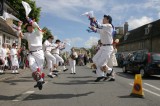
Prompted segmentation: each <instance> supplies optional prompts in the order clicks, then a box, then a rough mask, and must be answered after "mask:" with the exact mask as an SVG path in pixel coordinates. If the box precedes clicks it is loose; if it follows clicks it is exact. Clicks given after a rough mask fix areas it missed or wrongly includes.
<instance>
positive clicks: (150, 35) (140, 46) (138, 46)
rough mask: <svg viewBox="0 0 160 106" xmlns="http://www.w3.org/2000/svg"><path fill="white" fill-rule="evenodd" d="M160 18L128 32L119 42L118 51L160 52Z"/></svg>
mask: <svg viewBox="0 0 160 106" xmlns="http://www.w3.org/2000/svg"><path fill="white" fill-rule="evenodd" d="M158 45H160V20H157V21H154V22H151V23H149V24H146V25H143V26H141V27H139V28H136V29H133V30H131V31H128V32H126V34H125V35H124V36H123V37H122V38H121V39H120V43H119V44H118V52H133V51H138V50H147V51H150V52H160V47H159V46H158Z"/></svg>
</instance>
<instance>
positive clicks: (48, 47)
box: [43, 40, 55, 52]
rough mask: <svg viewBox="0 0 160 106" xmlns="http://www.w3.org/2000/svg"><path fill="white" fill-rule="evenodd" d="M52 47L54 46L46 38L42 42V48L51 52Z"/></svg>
mask: <svg viewBox="0 0 160 106" xmlns="http://www.w3.org/2000/svg"><path fill="white" fill-rule="evenodd" d="M52 49H55V47H54V46H53V45H52V44H51V43H50V42H49V41H48V40H46V41H45V42H44V44H43V50H44V52H45V51H49V52H51V50H52Z"/></svg>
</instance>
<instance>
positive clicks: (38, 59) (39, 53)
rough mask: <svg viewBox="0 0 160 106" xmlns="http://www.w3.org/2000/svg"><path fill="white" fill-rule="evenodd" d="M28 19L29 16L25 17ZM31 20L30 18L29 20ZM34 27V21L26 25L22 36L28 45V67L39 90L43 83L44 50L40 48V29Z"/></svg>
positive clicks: (36, 25)
mask: <svg viewBox="0 0 160 106" xmlns="http://www.w3.org/2000/svg"><path fill="white" fill-rule="evenodd" d="M27 19H29V17H27ZM30 21H31V20H30ZM35 28H38V29H40V28H39V26H38V24H37V23H36V22H33V21H32V23H31V24H28V25H27V31H28V32H27V33H24V36H22V37H23V38H24V39H26V40H27V41H28V46H29V55H28V61H29V66H30V69H31V70H32V72H33V73H32V77H33V78H34V80H35V81H36V82H37V85H35V86H34V87H35V88H36V87H38V88H39V90H42V87H43V86H42V85H43V83H44V73H43V72H42V71H43V63H44V52H43V50H42V38H43V35H42V31H41V30H36V29H35Z"/></svg>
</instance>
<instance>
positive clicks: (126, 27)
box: [124, 22, 128, 35]
mask: <svg viewBox="0 0 160 106" xmlns="http://www.w3.org/2000/svg"><path fill="white" fill-rule="evenodd" d="M127 32H128V22H125V24H124V35H125V34H126V33H127Z"/></svg>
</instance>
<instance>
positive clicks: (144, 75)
mask: <svg viewBox="0 0 160 106" xmlns="http://www.w3.org/2000/svg"><path fill="white" fill-rule="evenodd" d="M139 73H140V74H141V76H142V77H143V78H144V77H147V74H146V72H145V70H144V69H143V68H141V69H140V70H139Z"/></svg>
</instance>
